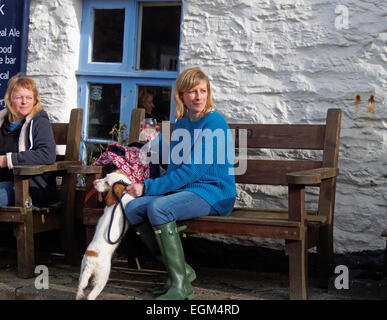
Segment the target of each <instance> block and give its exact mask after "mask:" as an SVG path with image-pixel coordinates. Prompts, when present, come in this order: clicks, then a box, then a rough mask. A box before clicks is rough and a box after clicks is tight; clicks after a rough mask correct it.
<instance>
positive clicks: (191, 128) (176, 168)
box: [144, 111, 236, 216]
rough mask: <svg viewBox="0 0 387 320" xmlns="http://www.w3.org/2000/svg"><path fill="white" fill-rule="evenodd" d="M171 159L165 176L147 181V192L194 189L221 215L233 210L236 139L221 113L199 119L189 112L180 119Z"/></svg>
mask: <svg viewBox="0 0 387 320" xmlns="http://www.w3.org/2000/svg"><path fill="white" fill-rule="evenodd" d="M159 136H161V135H159ZM160 139H161V138H160ZM169 161H170V162H169V165H168V170H167V172H166V174H165V175H163V176H161V177H159V178H156V179H147V180H145V181H144V184H145V193H144V194H145V195H163V194H167V193H170V192H177V191H183V190H184V191H191V192H194V193H195V194H197V195H199V196H200V197H202V198H203V199H204V200H206V201H207V202H208V203H209V204H210V205H211V206H212V207H213V208H214V209H215V210H216V211H217V212H218V214H219V215H222V216H225V215H229V214H230V213H231V211H232V209H233V206H234V203H235V198H236V187H235V177H234V169H233V167H234V142H233V139H232V135H231V131H230V128H229V126H228V124H227V122H226V120H225V119H224V117H223V116H222V115H221V114H220V113H218V112H217V111H210V112H209V113H207V114H206V115H205V116H204V117H202V118H199V119H197V120H193V121H191V120H189V118H188V115H187V116H185V117H183V118H182V119H180V120H178V121H177V122H176V123H175V126H174V128H173V132H172V136H171V145H170V150H169Z"/></svg>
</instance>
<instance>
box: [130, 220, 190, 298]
mask: <svg viewBox="0 0 387 320" xmlns="http://www.w3.org/2000/svg"><path fill="white" fill-rule="evenodd" d="M133 230H134V232H135V233H136V234H137V235H138V236H139V237H140V239H141V241H142V242H143V243H144V244H145V247H146V248H147V249H148V250H149V252H150V253H151V254H152V255H153V256H154V257H155V258H156V260H157V261H160V262H161V263H163V264H164V266H165V267H166V264H165V263H164V260H163V257H162V254H161V251H160V247H159V245H158V244H157V241H156V237H155V233H154V231H153V229H152V227H151V225H150V224H149V223H148V222H143V223H141V224H139V225H137V226H134V227H133ZM185 271H186V276H187V278H188V280H189V281H190V282H192V281H194V280H195V279H196V273H195V270H194V269H192V267H191V266H190V265H188V264H187V263H186V264H185ZM170 287H171V279H170V278H168V280H167V282H166V283H165V284H164V285H162V286H160V287H157V288H156V289H154V290H153V291H152V293H153V294H154V295H155V296H159V295H161V294H163V293H166V292H167V291H168V289H169V288H170Z"/></svg>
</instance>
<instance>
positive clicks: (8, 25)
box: [0, 0, 30, 110]
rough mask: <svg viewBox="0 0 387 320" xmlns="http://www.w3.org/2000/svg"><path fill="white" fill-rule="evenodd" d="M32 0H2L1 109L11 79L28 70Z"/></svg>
mask: <svg viewBox="0 0 387 320" xmlns="http://www.w3.org/2000/svg"><path fill="white" fill-rule="evenodd" d="M29 8H30V0H0V110H1V109H3V108H4V107H5V103H4V95H5V91H6V90H7V85H8V81H9V79H10V78H11V77H12V76H14V75H15V74H17V73H18V72H23V73H25V72H26V58H27V55H26V51H27V39H28V23H29Z"/></svg>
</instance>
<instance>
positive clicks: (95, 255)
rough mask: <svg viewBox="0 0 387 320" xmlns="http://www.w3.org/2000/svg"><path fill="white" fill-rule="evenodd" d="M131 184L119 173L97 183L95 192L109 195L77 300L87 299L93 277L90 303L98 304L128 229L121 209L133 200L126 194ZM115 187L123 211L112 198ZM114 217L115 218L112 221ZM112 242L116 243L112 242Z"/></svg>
mask: <svg viewBox="0 0 387 320" xmlns="http://www.w3.org/2000/svg"><path fill="white" fill-rule="evenodd" d="M116 182H119V183H116ZM121 182H123V183H121ZM128 184H130V181H129V179H128V178H127V176H126V175H125V174H123V173H122V171H119V170H117V171H115V172H112V173H109V174H107V175H106V177H105V178H103V179H97V180H95V181H94V188H95V189H96V190H97V191H98V192H105V191H108V194H107V196H106V199H105V202H106V207H105V209H104V213H103V215H102V216H101V217H100V218H99V220H98V224H97V227H96V231H95V234H94V237H93V240H92V241H91V242H90V244H89V246H88V247H87V250H86V252H85V254H84V255H83V259H82V264H81V274H80V276H79V284H78V292H77V295H76V299H77V300H80V299H82V298H83V297H84V296H85V293H84V290H85V289H86V287H87V285H88V283H89V279H90V278H91V277H92V279H93V280H92V284H93V288H92V290H91V291H90V293H89V294H88V296H87V300H95V299H96V298H97V297H98V295H99V294H100V293H101V291H102V290H103V288H104V287H105V285H106V283H107V281H108V279H109V275H110V269H111V259H112V256H113V253H114V251H115V249H116V248H117V247H118V245H119V242H120V239H121V238H122V236H123V235H124V234H125V232H126V231H127V229H128V224H127V223H125V219H126V218H125V213H124V212H122V208H125V206H126V205H127V204H128V203H129V202H130V201H131V200H133V199H134V198H133V197H132V196H131V195H129V194H128V193H126V191H125V187H126V185H128ZM113 186H114V193H115V194H116V195H117V196H118V198H121V204H122V207H121V205H119V203H117V202H118V200H117V199H116V196H115V195H114V194H113ZM114 210H115V212H114ZM113 214H114V217H113V218H112V215H113ZM112 219H113V220H112ZM111 220H112V221H111ZM124 224H125V227H124ZM120 236H121V237H120ZM110 239H113V241H114V240H116V241H114V242H112V240H110Z"/></svg>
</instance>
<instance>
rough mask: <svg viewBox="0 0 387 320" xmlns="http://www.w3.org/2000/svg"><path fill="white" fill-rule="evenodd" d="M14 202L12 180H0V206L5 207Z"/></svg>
mask: <svg viewBox="0 0 387 320" xmlns="http://www.w3.org/2000/svg"><path fill="white" fill-rule="evenodd" d="M14 202H15V190H14V184H13V181H1V182H0V207H5V206H8V205H10V204H13V203H14Z"/></svg>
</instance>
